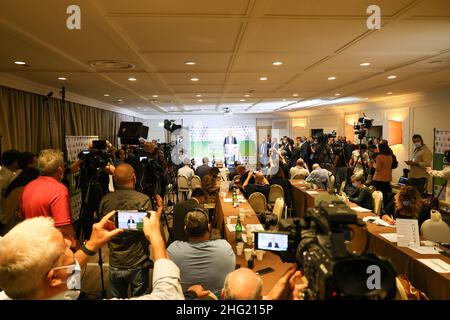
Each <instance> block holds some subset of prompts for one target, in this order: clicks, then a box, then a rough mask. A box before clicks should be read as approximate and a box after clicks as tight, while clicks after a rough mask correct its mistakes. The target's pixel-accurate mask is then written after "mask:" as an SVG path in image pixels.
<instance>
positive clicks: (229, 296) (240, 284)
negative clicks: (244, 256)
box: [221, 267, 306, 300]
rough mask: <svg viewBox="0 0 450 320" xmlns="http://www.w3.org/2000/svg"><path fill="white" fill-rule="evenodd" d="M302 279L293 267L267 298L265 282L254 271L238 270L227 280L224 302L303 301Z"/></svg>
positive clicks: (222, 296) (224, 287)
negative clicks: (298, 282)
mask: <svg viewBox="0 0 450 320" xmlns="http://www.w3.org/2000/svg"><path fill="white" fill-rule="evenodd" d="M300 277H301V273H300V271H297V268H296V267H291V268H290V269H288V270H287V271H286V273H285V274H284V275H283V276H282V277H281V278H280V279H279V280H278V281H277V283H276V284H275V285H274V286H273V288H272V290H270V292H269V294H268V295H267V296H263V295H262V286H263V281H262V279H261V277H260V276H258V275H257V274H256V273H255V272H254V271H252V270H250V269H247V268H240V269H236V270H234V271H233V272H231V273H229V274H228V275H227V277H226V278H225V283H224V286H223V290H222V294H221V298H222V300H301V299H302V298H301V293H302V291H303V289H305V288H306V285H305V284H297V280H298V279H299V278H300Z"/></svg>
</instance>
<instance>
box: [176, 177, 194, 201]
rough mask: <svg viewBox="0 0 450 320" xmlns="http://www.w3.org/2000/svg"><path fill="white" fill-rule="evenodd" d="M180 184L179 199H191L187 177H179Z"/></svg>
mask: <svg viewBox="0 0 450 320" xmlns="http://www.w3.org/2000/svg"><path fill="white" fill-rule="evenodd" d="M177 183H178V199H180V198H181V199H182V200H187V199H189V192H190V190H191V189H190V188H189V180H188V178H187V177H186V176H185V175H179V176H178V179H177Z"/></svg>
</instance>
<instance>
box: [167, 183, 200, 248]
mask: <svg viewBox="0 0 450 320" xmlns="http://www.w3.org/2000/svg"><path fill="white" fill-rule="evenodd" d="M205 202H206V196H205V192H204V191H203V189H200V188H196V189H194V191H192V195H191V198H190V199H188V200H185V201H181V202H178V203H177V204H176V205H175V206H174V208H173V238H174V240H179V241H188V240H189V238H188V235H187V233H186V230H185V228H184V227H185V225H184V218H186V214H187V213H188V212H189V211H192V210H195V209H202V208H203V205H204V203H205Z"/></svg>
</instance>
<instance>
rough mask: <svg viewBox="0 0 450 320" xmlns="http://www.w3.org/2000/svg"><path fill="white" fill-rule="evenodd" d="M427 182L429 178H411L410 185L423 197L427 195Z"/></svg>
mask: <svg viewBox="0 0 450 320" xmlns="http://www.w3.org/2000/svg"><path fill="white" fill-rule="evenodd" d="M427 182H428V179H427V178H409V184H410V185H411V186H412V187H414V188H416V189H417V191H419V193H420V195H421V196H422V197H423V195H424V194H425V188H426V185H427Z"/></svg>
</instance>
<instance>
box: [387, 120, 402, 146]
mask: <svg viewBox="0 0 450 320" xmlns="http://www.w3.org/2000/svg"><path fill="white" fill-rule="evenodd" d="M388 125H389V135H388V136H389V144H390V145H391V146H393V145H396V144H402V142H403V139H402V138H403V123H402V122H400V121H394V120H389V123H388Z"/></svg>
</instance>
